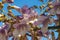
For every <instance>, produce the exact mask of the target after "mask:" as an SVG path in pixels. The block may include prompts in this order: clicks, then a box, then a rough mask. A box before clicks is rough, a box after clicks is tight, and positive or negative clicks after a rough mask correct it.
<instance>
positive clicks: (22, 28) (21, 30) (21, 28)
mask: <svg viewBox="0 0 60 40" xmlns="http://www.w3.org/2000/svg"><path fill="white" fill-rule="evenodd" d="M13 27H14V28H16V29H15V30H14V31H13V35H14V36H15V37H17V36H18V35H19V34H20V35H22V36H23V35H24V34H26V32H28V31H29V28H30V26H29V25H27V24H24V23H22V24H21V23H15V24H14V25H13Z"/></svg>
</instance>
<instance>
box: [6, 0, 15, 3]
mask: <svg viewBox="0 0 60 40" xmlns="http://www.w3.org/2000/svg"><path fill="white" fill-rule="evenodd" d="M6 1H7V2H8V3H13V2H14V0H6Z"/></svg>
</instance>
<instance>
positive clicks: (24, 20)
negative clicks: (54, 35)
mask: <svg viewBox="0 0 60 40" xmlns="http://www.w3.org/2000/svg"><path fill="white" fill-rule="evenodd" d="M4 3H13V0H3V1H2V2H1V3H0V5H1V6H0V10H1V9H2V8H3V7H2V5H3V4H4ZM56 5H57V6H56ZM59 7H60V3H59V2H57V4H54V5H53V4H52V3H51V2H49V3H48V7H47V8H46V10H45V12H49V13H48V15H45V14H41V15H38V12H36V11H35V8H34V7H31V8H29V7H28V6H27V5H25V6H23V7H22V8H20V7H18V6H16V5H14V6H11V5H8V7H7V9H8V13H7V15H8V16H10V17H11V18H10V19H9V18H7V17H6V16H5V15H4V14H0V21H2V22H4V23H3V26H2V27H0V40H8V37H11V36H12V37H13V39H12V40H27V38H26V36H27V35H29V36H31V37H32V40H40V39H41V37H46V38H48V39H49V34H51V33H50V32H49V30H48V24H51V23H52V22H55V23H56V21H58V22H59V19H60V9H59ZM11 9H15V10H16V11H18V12H19V13H21V15H19V16H14V14H13V13H12V11H11ZM55 9H56V10H55ZM52 15H57V17H58V19H56V20H55V19H54V18H51V16H52ZM40 25H42V27H40ZM27 32H29V33H27Z"/></svg>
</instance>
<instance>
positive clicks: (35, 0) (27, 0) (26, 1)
mask: <svg viewBox="0 0 60 40" xmlns="http://www.w3.org/2000/svg"><path fill="white" fill-rule="evenodd" d="M0 1H1V0H0ZM47 2H48V1H47V0H44V2H43V3H42V2H40V1H39V0H14V3H13V4H12V5H17V6H19V7H22V6H24V5H28V7H31V6H33V5H37V6H41V5H43V4H45V5H47ZM7 6H8V4H5V5H4V8H3V9H4V10H6V11H5V13H4V14H6V13H7V9H6V7H7ZM36 11H38V14H40V13H41V11H40V10H39V9H36ZM42 12H43V11H42ZM13 13H14V14H15V15H20V13H19V12H17V11H16V10H13ZM1 25H2V24H1V23H0V26H1ZM52 25H54V24H52ZM53 31H54V33H55V37H56V38H57V35H58V33H57V32H55V30H53ZM11 38H12V37H11ZM11 38H9V40H11ZM28 39H29V40H30V39H31V37H28ZM42 40H47V39H46V38H42Z"/></svg>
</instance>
